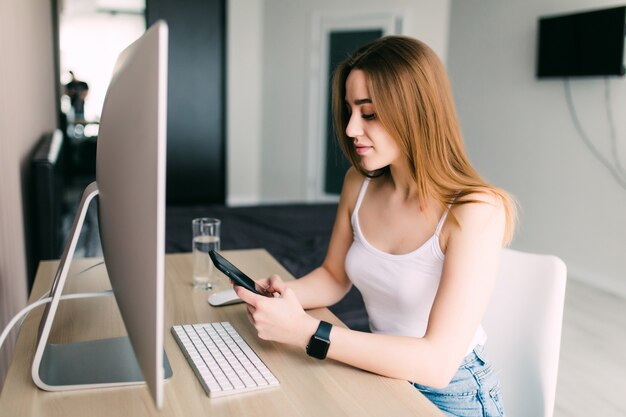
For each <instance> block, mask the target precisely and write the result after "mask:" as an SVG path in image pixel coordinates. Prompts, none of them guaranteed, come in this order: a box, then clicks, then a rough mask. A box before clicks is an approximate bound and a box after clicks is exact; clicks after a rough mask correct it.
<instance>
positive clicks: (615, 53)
mask: <svg viewBox="0 0 626 417" xmlns="http://www.w3.org/2000/svg"><path fill="white" fill-rule="evenodd" d="M625 23H626V7H616V8H611V9H604V10H595V11H589V12H583V13H575V14H568V15H561V16H553V17H542V18H540V19H539V38H538V53H537V77H540V78H541V77H579V76H606V75H624V29H625Z"/></svg>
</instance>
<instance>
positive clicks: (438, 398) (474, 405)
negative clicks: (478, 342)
mask: <svg viewBox="0 0 626 417" xmlns="http://www.w3.org/2000/svg"><path fill="white" fill-rule="evenodd" d="M412 384H413V386H414V387H415V388H417V389H418V390H420V392H421V393H422V394H424V395H425V396H426V398H428V399H429V400H430V401H431V402H432V403H433V404H435V405H436V406H437V407H439V409H441V410H442V411H443V412H444V414H445V415H446V416H450V417H503V416H504V409H503V407H502V399H501V394H500V385H499V383H498V378H497V377H496V375H495V374H494V373H493V368H492V366H491V364H490V363H489V362H487V360H486V359H485V354H484V352H483V347H482V346H476V348H475V349H474V351H473V352H472V353H470V354H469V355H467V356H466V357H465V358H464V359H463V362H462V363H461V366H460V367H459V370H458V371H457V373H456V374H455V375H454V377H453V378H452V381H450V384H448V386H447V387H445V388H442V389H435V388H431V387H427V386H425V385H420V384H414V383H412Z"/></svg>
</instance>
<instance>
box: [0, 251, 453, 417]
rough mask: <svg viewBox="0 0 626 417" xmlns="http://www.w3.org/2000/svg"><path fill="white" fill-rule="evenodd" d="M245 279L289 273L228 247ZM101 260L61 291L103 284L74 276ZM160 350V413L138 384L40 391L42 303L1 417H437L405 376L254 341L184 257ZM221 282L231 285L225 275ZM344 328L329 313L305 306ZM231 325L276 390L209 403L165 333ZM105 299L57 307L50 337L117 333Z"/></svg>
mask: <svg viewBox="0 0 626 417" xmlns="http://www.w3.org/2000/svg"><path fill="white" fill-rule="evenodd" d="M225 254H226V256H227V257H228V258H229V259H230V260H232V261H233V263H235V264H236V265H237V266H238V267H240V269H242V270H243V271H244V272H246V273H248V274H249V275H250V276H252V277H259V278H260V277H266V276H269V275H270V274H272V273H279V274H280V275H281V276H283V277H284V278H285V279H292V278H293V277H291V275H290V274H289V273H288V272H287V271H286V270H285V269H284V268H282V266H280V264H278V262H276V260H274V258H272V257H271V256H270V255H269V253H267V252H266V251H265V250H245V251H226V252H225ZM98 261H99V260H98V259H81V260H77V261H75V262H74V264H73V265H72V268H71V270H70V276H69V277H68V281H67V285H66V291H65V292H66V293H69V292H80V291H98V290H103V289H107V288H110V287H109V281H108V277H107V276H106V271H105V268H104V267H103V266H98V267H96V268H93V269H91V270H89V271H87V272H84V273H82V274H81V275H79V276H71V274H73V273H76V272H78V271H81V270H82V269H84V268H86V267H87V266H89V265H93V264H95V263H97V262H98ZM56 266H57V263H56V262H52V261H46V262H42V263H41V265H40V268H39V271H38V273H37V277H36V281H35V285H34V287H33V292H32V294H31V300H30V301H31V302H32V301H35V300H36V299H38V298H39V297H40V296H41V294H43V293H44V292H46V291H47V290H49V288H50V282H51V279H52V277H53V275H54V272H55V271H56ZM165 275H166V278H165V285H166V287H165V323H166V331H165V351H166V353H167V355H168V357H169V360H170V363H171V365H172V369H173V372H174V376H173V377H172V379H170V380H169V381H167V382H166V383H165V404H164V409H163V410H162V411H161V412H160V413H159V412H158V411H157V410H156V409H155V407H154V403H153V401H152V398H151V397H150V394H149V393H148V390H147V388H146V387H145V386H142V385H138V386H134V387H126V388H109V389H100V390H83V391H65V392H46V391H42V390H39V389H38V388H37V387H36V386H35V385H34V383H33V381H32V379H31V374H30V368H31V364H32V359H33V355H34V349H35V342H36V332H37V327H38V324H39V320H40V318H41V314H42V311H43V309H38V310H36V311H35V312H33V313H32V314H31V315H30V316H29V317H28V318H27V320H26V321H25V322H24V324H23V326H22V329H21V331H20V334H19V337H18V340H17V345H16V349H15V353H14V354H13V359H12V362H11V366H10V368H9V371H8V376H7V379H6V382H5V385H4V389H3V391H2V394H1V395H0V416H22V417H25V416H63V417H70V416H109V415H111V416H151V415H163V416H185V417H188V416H289V417H295V416H314V417H319V416H440V415H441V414H440V412H439V411H438V410H437V408H436V407H435V406H434V405H433V404H432V403H430V402H429V401H428V400H427V399H426V398H425V397H423V396H422V395H421V394H420V393H419V392H418V391H417V390H416V389H415V388H413V387H412V386H411V385H410V384H409V383H407V382H405V381H399V380H394V379H389V378H384V377H380V376H377V375H373V374H370V373H368V372H364V371H361V370H358V369H355V368H352V367H349V366H346V365H343V364H341V363H338V362H335V361H332V360H327V361H318V360H316V359H312V358H309V357H308V356H307V355H306V354H305V353H304V352H302V351H301V350H299V349H296V348H292V347H289V346H285V345H281V344H278V343H274V342H266V341H263V340H260V339H259V338H258V337H256V334H255V332H254V328H253V327H252V325H251V324H250V323H249V322H248V319H247V317H246V312H245V307H244V305H242V304H239V305H231V306H226V307H211V306H209V304H208V303H207V294H208V293H207V292H203V291H194V290H193V289H192V287H191V254H175V255H167V256H166V261H165ZM223 285H224V287H225V288H226V287H227V286H228V282H227V281H226V279H224V283H223ZM312 314H313V315H315V316H316V317H318V318H320V319H324V320H326V321H329V322H332V323H334V324H336V325H342V324H341V322H340V321H339V320H338V319H337V318H336V317H335V316H334V315H333V314H332V313H331V312H330V311H329V310H327V309H318V310H314V311H312ZM210 321H230V322H231V323H232V324H233V326H234V327H235V328H236V329H237V330H238V331H239V333H241V335H242V336H243V337H244V339H246V341H247V342H248V343H249V344H250V346H251V347H252V348H253V349H254V350H255V351H256V352H257V354H258V355H259V356H260V357H261V359H262V360H263V361H264V362H265V363H266V364H267V365H268V367H269V368H270V369H271V370H272V371H273V372H274V374H275V375H276V377H277V378H278V379H279V380H280V383H281V385H280V387H278V388H272V389H268V390H263V391H257V392H254V393H247V394H239V395H233V396H228V397H223V398H217V399H210V398H209V397H208V396H207V395H206V394H205V392H204V390H203V389H202V387H201V386H200V383H199V382H198V380H197V379H196V376H195V375H194V373H193V371H192V370H191V368H190V366H189V365H188V363H187V361H186V360H185V358H184V356H183V354H182V352H181V351H180V349H179V348H178V345H177V344H176V341H175V340H174V338H173V337H172V335H171V333H170V328H171V326H172V325H174V324H186V323H201V322H210ZM124 334H125V330H124V326H123V324H122V322H121V317H120V314H119V311H118V309H117V305H116V304H115V302H114V300H113V298H112V297H104V298H96V299H93V298H92V299H85V300H73V301H64V302H62V303H61V305H60V307H59V310H58V312H57V316H56V319H55V324H54V326H53V330H52V334H51V338H50V341H51V342H53V343H59V342H68V341H77V340H86V339H96V338H103V337H113V336H120V335H124Z"/></svg>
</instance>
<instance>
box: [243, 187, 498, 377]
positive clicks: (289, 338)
mask: <svg viewBox="0 0 626 417" xmlns="http://www.w3.org/2000/svg"><path fill="white" fill-rule="evenodd" d="M472 197H476V196H472ZM478 198H482V199H484V200H485V203H471V204H465V205H461V206H457V207H455V208H454V209H453V210H454V214H455V217H456V219H457V220H458V224H454V222H452V221H448V222H446V226H445V227H444V230H445V229H447V231H446V236H447V239H446V243H447V245H446V260H445V262H444V267H443V272H442V278H441V283H440V285H439V289H438V291H437V295H436V297H435V300H434V303H433V307H432V310H431V314H430V319H429V322H428V328H427V331H426V334H425V335H424V337H422V338H414V337H399V336H388V335H380V334H370V333H363V332H357V331H353V330H349V329H346V328H341V327H337V326H335V327H333V329H332V331H331V334H330V341H331V343H330V348H329V351H328V355H327V357H329V358H332V359H335V360H338V361H341V362H344V363H346V364H349V365H352V366H355V367H357V368H361V369H364V370H367V371H370V372H373V373H376V374H380V375H384V376H389V377H393V378H399V379H405V380H409V381H413V382H417V383H419V384H423V385H428V386H432V387H445V386H446V385H447V384H448V383H449V381H450V379H451V378H452V377H453V376H454V374H455V372H456V370H457V369H458V366H459V364H460V362H461V360H462V358H463V356H464V355H465V353H466V350H467V347H468V346H469V343H470V341H471V339H472V337H473V335H474V333H475V332H476V329H477V328H478V326H479V324H480V322H481V319H482V317H483V314H484V311H485V309H486V307H487V304H488V302H489V299H490V296H491V293H492V290H493V287H494V283H495V278H496V272H497V265H498V261H499V255H500V249H501V243H502V237H503V235H504V223H505V220H504V208H503V206H502V204H501V202H499V201H496V198H495V197H494V198H493V199H491V200H490V199H489V198H488V197H483V196H479V197H478ZM312 286H313V285H312ZM277 290H278V292H279V293H280V294H281V297H279V298H267V297H261V296H256V295H254V294H252V293H250V292H248V291H246V290H244V289H241V288H236V291H237V293H238V294H239V296H240V297H241V298H242V299H243V300H244V301H246V302H247V303H248V304H249V306H248V312H249V317H250V320H251V322H252V323H253V324H254V325H255V327H256V329H257V331H258V335H259V337H260V338H262V339H266V340H275V341H278V342H281V343H288V344H292V345H296V346H300V347H302V348H305V347H306V345H307V343H308V341H309V339H310V337H311V335H312V334H313V333H314V332H315V330H316V329H317V326H318V325H319V320H318V319H315V318H313V317H311V316H310V315H308V314H306V312H305V311H304V310H303V309H302V307H301V305H300V303H299V296H298V297H297V296H296V294H295V292H294V291H293V290H292V289H291V288H288V287H287V286H284V283H283V287H282V288H277ZM313 291H314V290H313Z"/></svg>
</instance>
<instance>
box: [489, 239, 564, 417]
mask: <svg viewBox="0 0 626 417" xmlns="http://www.w3.org/2000/svg"><path fill="white" fill-rule="evenodd" d="M566 277H567V270H566V267H565V264H564V263H563V261H562V260H561V259H559V258H557V257H555V256H549V255H536V254H530V253H524V252H519V251H514V250H511V249H503V250H502V255H501V258H500V267H499V272H498V281H497V283H496V288H495V291H494V293H493V297H492V301H491V303H490V304H489V307H488V308H487V312H486V314H485V318H484V320H483V326H484V328H485V331H486V332H487V336H488V339H487V344H486V353H487V355H488V357H489V358H490V359H491V361H492V362H493V365H494V369H495V372H496V373H497V375H498V376H499V378H500V384H501V386H502V391H501V392H502V398H503V403H504V407H505V411H506V413H507V416H509V417H552V415H553V413H554V399H555V395H556V379H557V371H558V365H559V351H560V347H561V327H562V322H563V305H564V301H565V282H566Z"/></svg>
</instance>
